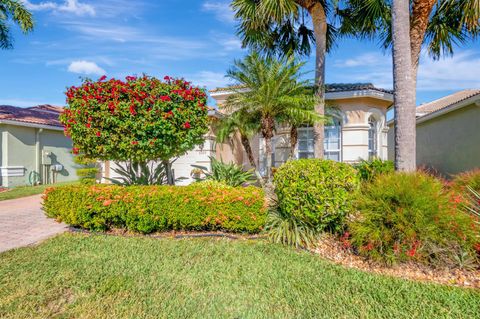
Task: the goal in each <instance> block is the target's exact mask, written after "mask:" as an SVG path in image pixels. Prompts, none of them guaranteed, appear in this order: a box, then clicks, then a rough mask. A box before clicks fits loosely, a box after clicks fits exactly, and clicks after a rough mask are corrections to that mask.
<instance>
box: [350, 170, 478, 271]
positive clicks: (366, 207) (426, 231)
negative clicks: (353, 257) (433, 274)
mask: <svg viewBox="0 0 480 319" xmlns="http://www.w3.org/2000/svg"><path fill="white" fill-rule="evenodd" d="M457 202H458V198H457V197H455V196H451V194H450V193H449V192H448V191H447V190H446V189H444V187H443V183H442V182H441V181H440V180H438V179H437V178H435V177H433V176H431V175H428V174H426V173H422V172H417V173H406V172H397V173H390V174H384V175H380V176H378V177H377V178H376V179H374V180H373V181H372V182H371V183H368V184H365V185H364V187H362V190H361V193H360V194H359V195H358V197H357V200H356V208H357V210H358V211H359V214H358V216H354V217H352V218H351V219H349V222H348V228H349V232H350V234H351V243H352V245H353V246H354V247H355V248H356V249H357V250H358V252H359V253H360V254H361V255H363V256H366V257H369V258H372V259H375V260H380V261H384V262H387V263H396V262H400V261H405V260H415V261H418V262H422V263H427V264H435V265H439V264H443V265H450V264H458V263H457V262H456V261H462V260H463V261H466V260H467V258H466V255H465V253H467V254H469V255H470V256H472V257H474V255H475V252H474V246H475V244H476V242H477V240H478V239H477V238H475V233H476V232H477V233H478V230H476V227H475V225H474V224H473V220H472V218H471V217H470V216H469V215H467V214H465V213H463V212H460V211H459V210H458V209H457V205H458V204H457ZM459 258H460V259H459ZM457 259H458V260H457Z"/></svg>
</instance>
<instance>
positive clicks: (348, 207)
mask: <svg viewBox="0 0 480 319" xmlns="http://www.w3.org/2000/svg"><path fill="white" fill-rule="evenodd" d="M274 183H275V193H276V194H277V196H278V208H279V209H280V211H281V212H282V213H283V214H284V215H287V216H292V217H293V218H295V219H296V220H299V221H301V222H303V223H306V224H307V225H309V226H311V227H314V228H315V229H317V230H319V231H324V230H328V231H331V232H338V231H341V230H343V228H344V224H345V218H346V216H347V215H348V214H349V213H351V212H352V209H353V207H352V203H353V199H354V196H355V193H356V191H357V189H358V186H359V179H358V176H357V172H356V171H355V169H354V168H353V167H352V166H351V165H349V164H345V163H339V162H335V161H331V160H321V159H300V160H295V161H288V162H287V163H285V164H283V165H282V166H280V168H279V169H278V170H277V172H276V173H275V175H274Z"/></svg>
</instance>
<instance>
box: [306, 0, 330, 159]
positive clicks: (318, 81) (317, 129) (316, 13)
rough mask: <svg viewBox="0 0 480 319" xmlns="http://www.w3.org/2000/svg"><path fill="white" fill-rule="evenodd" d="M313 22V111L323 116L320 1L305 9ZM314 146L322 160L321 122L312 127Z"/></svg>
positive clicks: (323, 22) (322, 16)
mask: <svg viewBox="0 0 480 319" xmlns="http://www.w3.org/2000/svg"><path fill="white" fill-rule="evenodd" d="M306 9H307V10H308V12H309V13H310V16H311V17H312V22H313V33H314V36H315V44H316V46H315V54H316V56H315V86H316V94H317V96H318V103H317V105H315V111H316V112H317V113H318V114H319V115H321V116H323V115H324V114H325V55H326V52H327V16H326V14H325V10H324V8H323V6H322V5H321V2H320V1H310V2H309V5H308V6H307V7H306ZM313 132H314V138H315V146H314V156H315V158H323V154H324V149H323V139H324V135H325V132H324V125H323V122H322V121H319V122H316V123H315V124H314V126H313Z"/></svg>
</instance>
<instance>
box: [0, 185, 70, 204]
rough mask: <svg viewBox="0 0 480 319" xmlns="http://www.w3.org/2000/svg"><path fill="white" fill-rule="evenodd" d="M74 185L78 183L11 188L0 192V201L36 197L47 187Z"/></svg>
mask: <svg viewBox="0 0 480 319" xmlns="http://www.w3.org/2000/svg"><path fill="white" fill-rule="evenodd" d="M75 183H78V182H77V181H75V182H62V183H56V184H48V185H38V186H19V187H15V188H12V189H11V190H8V191H6V192H1V193H0V201H2V200H7V199H15V198H20V197H26V196H32V195H37V194H41V193H43V191H45V189H46V188H48V187H52V186H61V185H70V184H75Z"/></svg>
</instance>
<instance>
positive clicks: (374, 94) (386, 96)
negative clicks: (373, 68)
mask: <svg viewBox="0 0 480 319" xmlns="http://www.w3.org/2000/svg"><path fill="white" fill-rule="evenodd" d="M238 92H248V90H247V89H240V90H237V91H233V90H229V91H219V92H210V96H211V97H212V98H218V97H222V96H228V95H231V94H233V93H238ZM358 97H371V98H375V99H380V100H384V101H388V102H393V94H391V93H387V92H382V91H377V90H371V89H368V90H352V91H342V92H327V93H325V100H339V99H350V98H358Z"/></svg>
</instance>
